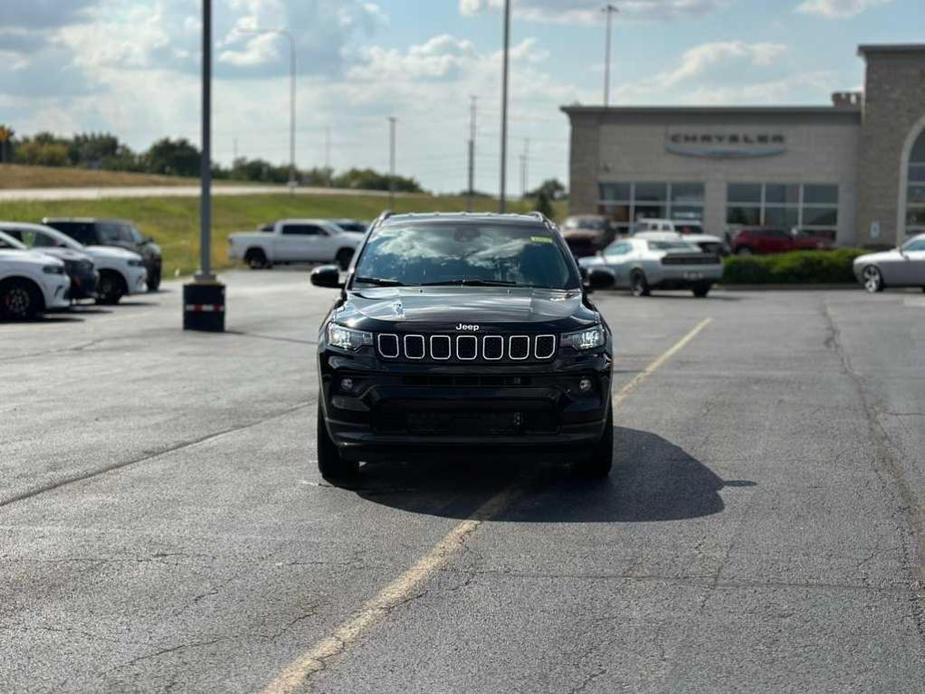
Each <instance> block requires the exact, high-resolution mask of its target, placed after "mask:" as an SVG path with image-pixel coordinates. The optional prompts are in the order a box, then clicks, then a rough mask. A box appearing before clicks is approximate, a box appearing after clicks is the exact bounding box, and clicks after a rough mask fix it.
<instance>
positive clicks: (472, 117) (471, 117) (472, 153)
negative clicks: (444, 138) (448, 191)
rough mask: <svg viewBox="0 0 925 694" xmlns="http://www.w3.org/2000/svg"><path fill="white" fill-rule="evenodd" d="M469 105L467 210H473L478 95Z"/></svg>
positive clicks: (472, 98)
mask: <svg viewBox="0 0 925 694" xmlns="http://www.w3.org/2000/svg"><path fill="white" fill-rule="evenodd" d="M471 100H472V103H471V105H470V106H469V197H468V199H467V201H466V210H467V211H468V212H472V210H473V207H474V206H475V133H476V128H475V119H476V103H477V97H474V96H473V97H471Z"/></svg>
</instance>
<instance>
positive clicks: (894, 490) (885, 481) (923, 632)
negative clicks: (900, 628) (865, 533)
mask: <svg viewBox="0 0 925 694" xmlns="http://www.w3.org/2000/svg"><path fill="white" fill-rule="evenodd" d="M821 313H822V317H823V319H824V320H825V323H826V328H827V330H828V337H827V338H826V340H825V344H826V347H829V348H830V349H831V350H832V351H833V352H834V353H835V354H836V355H838V358H839V359H840V361H841V366H842V369H843V372H844V373H845V374H846V375H847V376H848V378H849V379H850V380H851V383H852V385H853V386H854V389H855V392H856V393H857V398H858V402H859V403H860V405H861V407H862V408H863V411H864V414H865V419H866V420H867V426H868V429H869V431H870V438H871V442H872V444H873V445H874V448H875V455H874V456H873V458H872V459H871V461H870V464H871V468H872V469H873V471H874V474H875V475H876V476H877V479H878V481H879V482H880V486H881V488H882V490H883V492H884V494H885V495H886V496H887V497H888V498H890V499H892V500H893V506H894V513H893V516H894V517H895V518H896V521H897V522H896V529H897V530H898V531H899V535H900V541H901V542H900V561H901V564H902V566H903V569H905V571H906V572H907V574H908V577H909V589H910V591H911V598H910V602H911V605H912V617H913V620H914V621H915V626H916V631H917V632H918V635H919V638H920V640H921V641H922V644H923V645H925V511H923V509H922V508H921V507H920V506H919V505H918V503H917V499H916V496H915V493H914V492H913V491H912V488H911V487H910V486H909V481H908V480H907V479H906V475H905V472H904V470H903V469H902V466H901V465H900V463H899V462H898V461H897V460H896V458H895V457H894V456H893V453H892V450H891V441H890V436H889V434H888V433H887V431H886V429H885V428H884V426H883V423H882V422H881V421H880V417H879V416H878V409H877V406H876V404H875V403H874V402H872V401H871V398H870V396H869V395H868V393H867V391H866V390H865V388H864V381H863V378H862V377H861V375H860V374H859V373H858V372H857V371H856V370H855V368H854V366H853V364H852V363H851V357H850V356H849V355H848V353H847V351H846V350H845V348H844V345H843V344H842V340H841V330H840V329H839V328H838V325H837V324H836V323H835V318H834V316H833V315H832V311H831V308H830V306H829V304H828V302H827V301H826V300H825V299H824V298H823V300H822V311H821Z"/></svg>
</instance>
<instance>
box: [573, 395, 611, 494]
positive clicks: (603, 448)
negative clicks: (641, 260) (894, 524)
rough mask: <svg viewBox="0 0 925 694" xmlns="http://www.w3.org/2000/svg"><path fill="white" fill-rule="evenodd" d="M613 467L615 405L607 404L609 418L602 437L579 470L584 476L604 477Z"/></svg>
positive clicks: (581, 463)
mask: <svg viewBox="0 0 925 694" xmlns="http://www.w3.org/2000/svg"><path fill="white" fill-rule="evenodd" d="M611 468H613V405H612V404H611V405H608V406H607V418H606V421H605V422H604V433H602V434H601V439H600V441H598V442H597V443H596V444H594V446H593V447H592V448H591V450H590V451H589V455H588V457H587V458H586V459H584V460H582V461H581V462H580V463H579V464H578V472H579V474H581V475H582V476H583V477H589V478H591V479H603V478H604V477H607V476H608V475H609V474H610V470H611Z"/></svg>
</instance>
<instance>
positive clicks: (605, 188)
mask: <svg viewBox="0 0 925 694" xmlns="http://www.w3.org/2000/svg"><path fill="white" fill-rule="evenodd" d="M631 199H632V194H631V190H630V184H629V183H601V184H600V200H601V201H605V200H608V201H609V200H612V201H614V202H629V201H630V200H631Z"/></svg>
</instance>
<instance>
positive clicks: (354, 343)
mask: <svg viewBox="0 0 925 694" xmlns="http://www.w3.org/2000/svg"><path fill="white" fill-rule="evenodd" d="M372 343H373V335H372V333H367V332H364V331H362V330H351V329H350V328H345V327H344V326H342V325H337V324H336V323H328V344H329V345H331V346H332V347H338V348H340V349H346V350H349V351H351V352H356V351H357V350H359V349H361V348H362V347H366V346H368V345H371V344H372Z"/></svg>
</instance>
